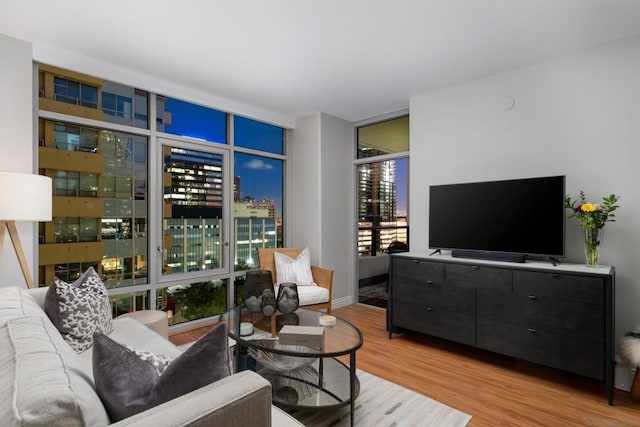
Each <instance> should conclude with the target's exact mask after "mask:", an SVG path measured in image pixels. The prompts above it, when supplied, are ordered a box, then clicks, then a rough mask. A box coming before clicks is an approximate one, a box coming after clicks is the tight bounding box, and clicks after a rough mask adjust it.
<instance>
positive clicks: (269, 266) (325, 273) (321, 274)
mask: <svg viewBox="0 0 640 427" xmlns="http://www.w3.org/2000/svg"><path fill="white" fill-rule="evenodd" d="M274 252H280V253H282V254H284V255H286V256H288V257H290V258H294V259H295V258H296V257H297V256H298V255H299V254H300V252H302V249H300V248H258V260H259V262H260V269H261V270H269V271H270V272H271V276H272V277H273V282H274V283H275V282H276V278H277V274H276V262H275V258H274V255H273V253H274ZM311 275H312V276H313V281H314V282H315V284H316V285H318V286H320V287H322V288H325V289H327V290H328V291H329V299H328V300H327V301H326V302H322V303H317V304H309V305H304V308H311V309H313V310H327V312H328V313H331V298H332V296H331V286H332V284H333V270H329V269H327V268H322V267H317V266H314V265H312V266H311ZM299 288H304V286H300V287H299Z"/></svg>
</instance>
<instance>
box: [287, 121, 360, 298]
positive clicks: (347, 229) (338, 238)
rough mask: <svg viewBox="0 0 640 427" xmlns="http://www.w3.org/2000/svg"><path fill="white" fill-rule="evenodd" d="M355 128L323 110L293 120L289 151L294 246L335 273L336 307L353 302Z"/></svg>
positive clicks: (292, 242)
mask: <svg viewBox="0 0 640 427" xmlns="http://www.w3.org/2000/svg"><path fill="white" fill-rule="evenodd" d="M352 132H353V127H352V126H351V125H350V124H349V123H347V122H345V121H343V120H341V119H338V118H335V117H332V116H329V115H327V114H321V113H317V114H313V115H310V116H307V117H303V118H301V119H298V120H297V121H296V128H295V131H294V132H293V142H292V144H291V145H290V152H289V154H288V157H289V161H290V162H291V165H290V173H291V177H290V179H289V182H290V189H289V195H290V204H291V206H290V211H291V216H290V217H289V218H290V219H289V221H291V228H290V230H291V236H290V244H291V245H292V246H300V247H305V246H309V249H310V251H311V258H312V262H313V263H314V264H315V265H320V266H322V267H326V268H330V269H332V270H333V271H334V277H333V301H334V303H335V304H334V306H336V307H337V306H340V305H346V304H349V303H351V301H352V298H353V290H354V283H355V279H354V275H355V272H354V271H355V270H354V267H353V259H354V256H355V255H354V254H355V246H354V245H355V243H354V237H353V236H354V234H353V232H352V230H353V229H354V225H353V134H352Z"/></svg>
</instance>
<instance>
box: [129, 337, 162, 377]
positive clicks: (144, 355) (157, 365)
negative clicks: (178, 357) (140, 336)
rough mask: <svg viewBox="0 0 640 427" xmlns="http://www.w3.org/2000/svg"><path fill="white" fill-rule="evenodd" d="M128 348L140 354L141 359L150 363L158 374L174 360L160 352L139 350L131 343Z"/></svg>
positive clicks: (137, 354)
mask: <svg viewBox="0 0 640 427" xmlns="http://www.w3.org/2000/svg"><path fill="white" fill-rule="evenodd" d="M127 350H129V351H130V352H132V353H133V354H135V355H136V356H138V358H139V359H140V360H142V361H143V362H146V363H148V364H149V365H151V367H152V368H153V369H154V370H155V371H156V375H157V376H160V375H162V373H163V372H164V370H165V369H167V367H168V366H169V365H170V364H171V362H173V359H174V358H173V357H171V356H165V355H164V354H160V353H153V352H151V351H145V350H138V349H135V348H133V347H131V346H130V345H128V346H127Z"/></svg>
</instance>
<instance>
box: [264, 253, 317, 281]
mask: <svg viewBox="0 0 640 427" xmlns="http://www.w3.org/2000/svg"><path fill="white" fill-rule="evenodd" d="M273 256H274V258H275V262H276V282H277V283H278V284H280V283H291V282H293V283H296V284H297V285H298V286H309V285H313V286H315V285H316V284H315V283H313V276H312V274H311V256H310V253H309V248H308V247H307V248H304V249H303V250H302V252H300V254H298V256H297V257H296V259H293V258H291V257H289V256H287V255H284V254H282V253H280V252H277V251H276V252H274V254H273Z"/></svg>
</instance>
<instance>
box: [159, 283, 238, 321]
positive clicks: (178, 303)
mask: <svg viewBox="0 0 640 427" xmlns="http://www.w3.org/2000/svg"><path fill="white" fill-rule="evenodd" d="M156 304H157V305H156V306H157V307H158V310H163V311H165V312H166V313H167V317H168V318H169V325H177V324H179V323H184V322H188V321H190V320H196V319H202V318H205V317H210V316H213V315H216V314H220V313H224V312H225V311H227V280H226V279H225V280H210V281H205V282H196V283H185V284H180V285H174V286H169V287H167V288H162V289H158V291H157V301H156Z"/></svg>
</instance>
